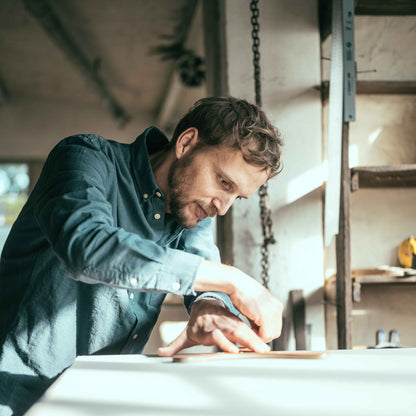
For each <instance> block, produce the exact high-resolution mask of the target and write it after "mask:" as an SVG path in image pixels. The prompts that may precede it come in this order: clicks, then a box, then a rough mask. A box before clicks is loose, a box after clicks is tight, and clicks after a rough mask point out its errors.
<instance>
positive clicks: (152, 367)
mask: <svg viewBox="0 0 416 416" xmlns="http://www.w3.org/2000/svg"><path fill="white" fill-rule="evenodd" d="M75 415H76V416H83V415H100V416H106V415H109V416H110V415H111V416H124V415H126V416H130V415H152V416H154V415H178V416H179V415H181V416H184V415H197V416H204V415H216V416H217V415H227V416H229V415H239V416H242V415H250V416H253V415H259V416H260V415H261V416H269V415H270V416H272V415H273V416H276V415H279V416H290V415H299V416H315V415H316V416H318V415H319V416H326V415H328V416H334V415H336V416H343V415H345V416H347V415H348V416H351V415H353V416H360V415H363V416H364V415H365V416H368V415H377V416H384V415H386V416H396V415H400V416H407V415H409V416H410V415H412V416H414V415H416V349H385V350H353V351H328V353H327V354H326V356H325V358H322V359H317V360H305V359H304V360H302V359H268V358H262V359H243V360H230V361H224V360H221V361H207V362H195V363H173V362H171V360H170V359H162V358H158V357H146V356H142V355H137V356H134V355H124V356H93V357H79V358H77V360H76V361H75V363H74V364H73V365H72V367H70V368H69V369H68V370H67V371H65V372H64V374H63V375H62V376H61V377H60V378H59V379H58V380H57V381H56V382H55V383H54V384H53V385H52V387H51V388H50V389H49V390H48V391H47V392H46V394H45V395H44V397H43V398H42V399H41V400H40V401H39V402H38V403H36V404H35V405H34V406H33V407H32V408H31V410H29V412H28V413H27V416H75Z"/></svg>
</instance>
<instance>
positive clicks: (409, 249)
mask: <svg viewBox="0 0 416 416" xmlns="http://www.w3.org/2000/svg"><path fill="white" fill-rule="evenodd" d="M398 255H399V262H400V264H401V265H402V266H403V267H411V268H413V269H416V240H415V238H414V237H413V236H410V237H409V238H407V239H406V240H404V241H403V242H402V243H401V244H400V246H399V250H398Z"/></svg>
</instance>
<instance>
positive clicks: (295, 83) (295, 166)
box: [226, 0, 325, 349]
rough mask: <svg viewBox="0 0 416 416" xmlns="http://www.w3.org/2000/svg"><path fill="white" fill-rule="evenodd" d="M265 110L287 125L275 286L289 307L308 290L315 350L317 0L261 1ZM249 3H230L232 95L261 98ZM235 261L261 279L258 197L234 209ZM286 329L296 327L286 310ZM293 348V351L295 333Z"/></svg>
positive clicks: (319, 267)
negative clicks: (291, 294)
mask: <svg viewBox="0 0 416 416" xmlns="http://www.w3.org/2000/svg"><path fill="white" fill-rule="evenodd" d="M259 7H260V18H259V21H260V39H261V46H260V53H261V71H262V72H261V74H262V90H263V108H264V110H265V111H266V113H267V114H268V116H269V118H270V119H271V121H272V122H274V124H275V125H276V126H278V128H279V129H280V130H281V132H282V134H283V137H284V141H285V146H284V150H283V156H282V158H283V163H284V170H283V172H282V173H281V174H280V175H279V176H277V177H276V178H274V179H273V180H271V181H270V183H269V194H270V199H271V208H272V218H273V223H274V233H275V237H276V239H277V244H275V245H273V246H270V248H269V251H270V260H269V261H270V288H271V290H272V292H273V293H274V294H276V296H278V297H279V298H280V299H281V301H282V302H283V303H284V304H287V301H288V291H289V290H291V289H303V290H304V294H305V296H306V301H307V310H306V321H307V323H308V324H311V325H312V333H311V335H312V339H311V347H312V349H321V348H325V331H324V311H323V306H322V293H321V287H322V285H323V280H324V270H323V256H324V253H323V242H322V191H321V185H322V175H321V168H322V131H321V101H320V94H319V93H318V92H317V91H316V90H314V89H313V87H314V86H316V85H319V83H320V40H319V31H318V16H317V10H318V7H317V2H316V1H310V0H295V1H291V2H287V1H284V0H281V1H272V0H269V1H267V0H264V1H262V2H261V3H260V6H259ZM250 16H251V12H250V8H249V4H248V3H246V2H241V1H238V0H229V1H227V2H226V17H227V49H228V67H229V68H228V82H229V87H230V94H231V95H234V96H238V97H244V98H247V99H248V100H250V101H254V83H253V67H252V52H251V42H252V40H251V25H250ZM233 234H234V259H235V265H236V266H237V267H239V268H241V269H242V270H243V271H245V272H246V273H248V274H250V275H251V276H253V277H256V278H259V277H260V274H261V268H260V246H261V242H262V237H261V226H260V218H259V208H258V197H257V196H253V197H252V198H251V199H250V200H247V201H244V200H241V201H237V202H236V203H235V205H234V210H233ZM285 313H286V317H287V325H286V331H287V332H290V331H291V326H290V310H289V309H288V308H286V312H285ZM286 346H287V347H289V348H294V340H293V337H290V339H289V343H288V345H286Z"/></svg>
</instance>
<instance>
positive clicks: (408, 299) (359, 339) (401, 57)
mask: <svg viewBox="0 0 416 416" xmlns="http://www.w3.org/2000/svg"><path fill="white" fill-rule="evenodd" d="M355 27H356V32H355V34H356V36H355V41H356V61H357V70H358V76H357V79H358V80H379V81H398V80H408V81H412V80H413V81H414V80H416V48H415V47H414V45H415V44H416V17H414V16H408V17H368V16H356V18H355ZM322 53H323V56H327V57H328V56H330V39H328V40H327V41H326V42H325V44H324V45H323V52H322ZM368 70H371V71H372V72H364V73H362V72H360V71H368ZM323 76H324V78H326V79H328V78H329V65H328V63H327V62H326V61H324V71H323ZM356 104H357V117H356V118H357V119H356V121H355V122H353V123H350V148H349V155H350V166H351V167H353V166H378V165H395V164H405V163H416V139H415V131H416V117H415V114H416V97H415V96H412V95H390V96H389V95H359V96H357V102H356ZM326 110H327V108H325V113H326ZM415 203H416V190H415V189H412V188H407V189H406V188H402V189H367V190H366V189H361V190H359V191H358V192H355V193H353V194H352V199H351V265H352V268H353V269H354V268H371V267H378V266H382V265H390V266H397V265H399V264H398V259H397V248H398V245H399V244H400V243H401V241H402V240H404V239H405V238H407V237H408V236H409V235H412V234H416V217H415ZM326 267H327V268H326V271H327V276H330V275H331V274H332V273H334V272H335V256H334V248H333V247H330V248H329V249H328V250H327V263H326ZM415 295H416V286H415V285H405V286H402V285H390V284H389V285H375V286H368V287H364V288H363V290H362V301H361V302H360V303H356V304H354V309H353V321H352V329H353V344H354V345H356V346H360V345H361V346H362V345H364V346H368V345H374V342H375V332H376V330H377V329H379V328H384V329H385V330H386V331H387V332H388V331H389V330H390V329H392V328H397V329H399V330H400V331H401V332H402V342H403V344H405V345H411V346H415V345H416V330H415V329H414V328H415V325H414V316H415V313H416V307H415V306H414V305H415V302H414V297H415ZM327 338H328V347H329V348H336V324H335V307H334V306H331V305H328V308H327Z"/></svg>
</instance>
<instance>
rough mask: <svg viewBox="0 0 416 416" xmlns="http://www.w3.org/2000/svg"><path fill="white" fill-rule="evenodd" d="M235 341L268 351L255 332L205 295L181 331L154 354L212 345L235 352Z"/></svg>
mask: <svg viewBox="0 0 416 416" xmlns="http://www.w3.org/2000/svg"><path fill="white" fill-rule="evenodd" d="M236 343H238V344H241V345H243V346H245V347H249V348H250V349H252V350H253V351H255V352H266V351H269V350H270V348H269V346H268V345H267V344H265V343H264V342H263V341H262V340H261V339H260V337H259V336H258V335H257V334H256V332H255V331H254V330H252V329H250V328H249V327H248V326H247V325H246V324H245V323H244V322H243V321H242V320H241V319H239V318H237V317H236V316H235V315H234V314H232V313H231V312H229V311H228V309H226V308H225V307H224V305H223V303H222V302H221V301H219V300H217V299H210V298H205V299H201V300H199V301H197V302H195V303H194V304H193V306H192V310H191V317H190V319H189V322H188V325H187V327H186V328H185V329H184V331H183V332H182V333H181V334H180V335H179V336H178V337H177V338H176V339H175V340H174V341H173V342H171V343H170V344H169V345H168V346H167V347H163V348H159V349H158V351H157V353H158V354H159V355H161V356H171V355H174V354H176V353H177V352H178V351H180V350H182V349H184V348H189V347H193V346H195V345H216V346H218V347H219V348H220V349H221V350H222V351H225V352H232V353H237V352H238V347H237V346H236V345H235V344H236Z"/></svg>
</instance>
